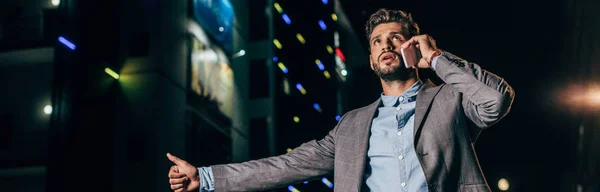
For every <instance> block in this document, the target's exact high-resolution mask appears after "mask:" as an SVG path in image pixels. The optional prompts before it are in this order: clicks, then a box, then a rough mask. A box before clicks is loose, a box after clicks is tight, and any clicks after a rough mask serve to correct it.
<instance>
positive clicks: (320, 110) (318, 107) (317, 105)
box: [313, 103, 323, 113]
mask: <svg viewBox="0 0 600 192" xmlns="http://www.w3.org/2000/svg"><path fill="white" fill-rule="evenodd" d="M313 108H315V110H317V111H318V112H319V113H320V112H322V111H323V110H322V109H321V106H319V104H318V103H315V104H313Z"/></svg>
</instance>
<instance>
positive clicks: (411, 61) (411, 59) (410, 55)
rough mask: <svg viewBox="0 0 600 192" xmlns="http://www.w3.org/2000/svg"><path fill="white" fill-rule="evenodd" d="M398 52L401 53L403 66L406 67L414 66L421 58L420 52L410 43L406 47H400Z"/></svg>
mask: <svg viewBox="0 0 600 192" xmlns="http://www.w3.org/2000/svg"><path fill="white" fill-rule="evenodd" d="M400 53H401V54H402V61H404V66H406V68H407V69H408V68H411V67H416V66H417V63H419V60H421V54H420V52H419V50H417V47H415V46H414V45H411V46H409V47H408V48H406V49H400Z"/></svg>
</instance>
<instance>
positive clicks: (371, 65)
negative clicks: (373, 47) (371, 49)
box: [369, 54, 375, 71]
mask: <svg viewBox="0 0 600 192" xmlns="http://www.w3.org/2000/svg"><path fill="white" fill-rule="evenodd" d="M369 67H371V70H373V71H375V68H373V60H372V59H371V55H370V54H369Z"/></svg>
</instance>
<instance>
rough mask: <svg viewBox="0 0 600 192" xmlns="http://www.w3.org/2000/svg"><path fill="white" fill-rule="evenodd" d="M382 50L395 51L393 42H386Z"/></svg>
mask: <svg viewBox="0 0 600 192" xmlns="http://www.w3.org/2000/svg"><path fill="white" fill-rule="evenodd" d="M381 50H382V51H390V50H394V45H393V44H392V42H391V41H384V44H383V46H381Z"/></svg>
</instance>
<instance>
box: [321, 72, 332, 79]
mask: <svg viewBox="0 0 600 192" xmlns="http://www.w3.org/2000/svg"><path fill="white" fill-rule="evenodd" d="M323 75H325V78H327V79H329V78H331V74H329V71H323Z"/></svg>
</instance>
